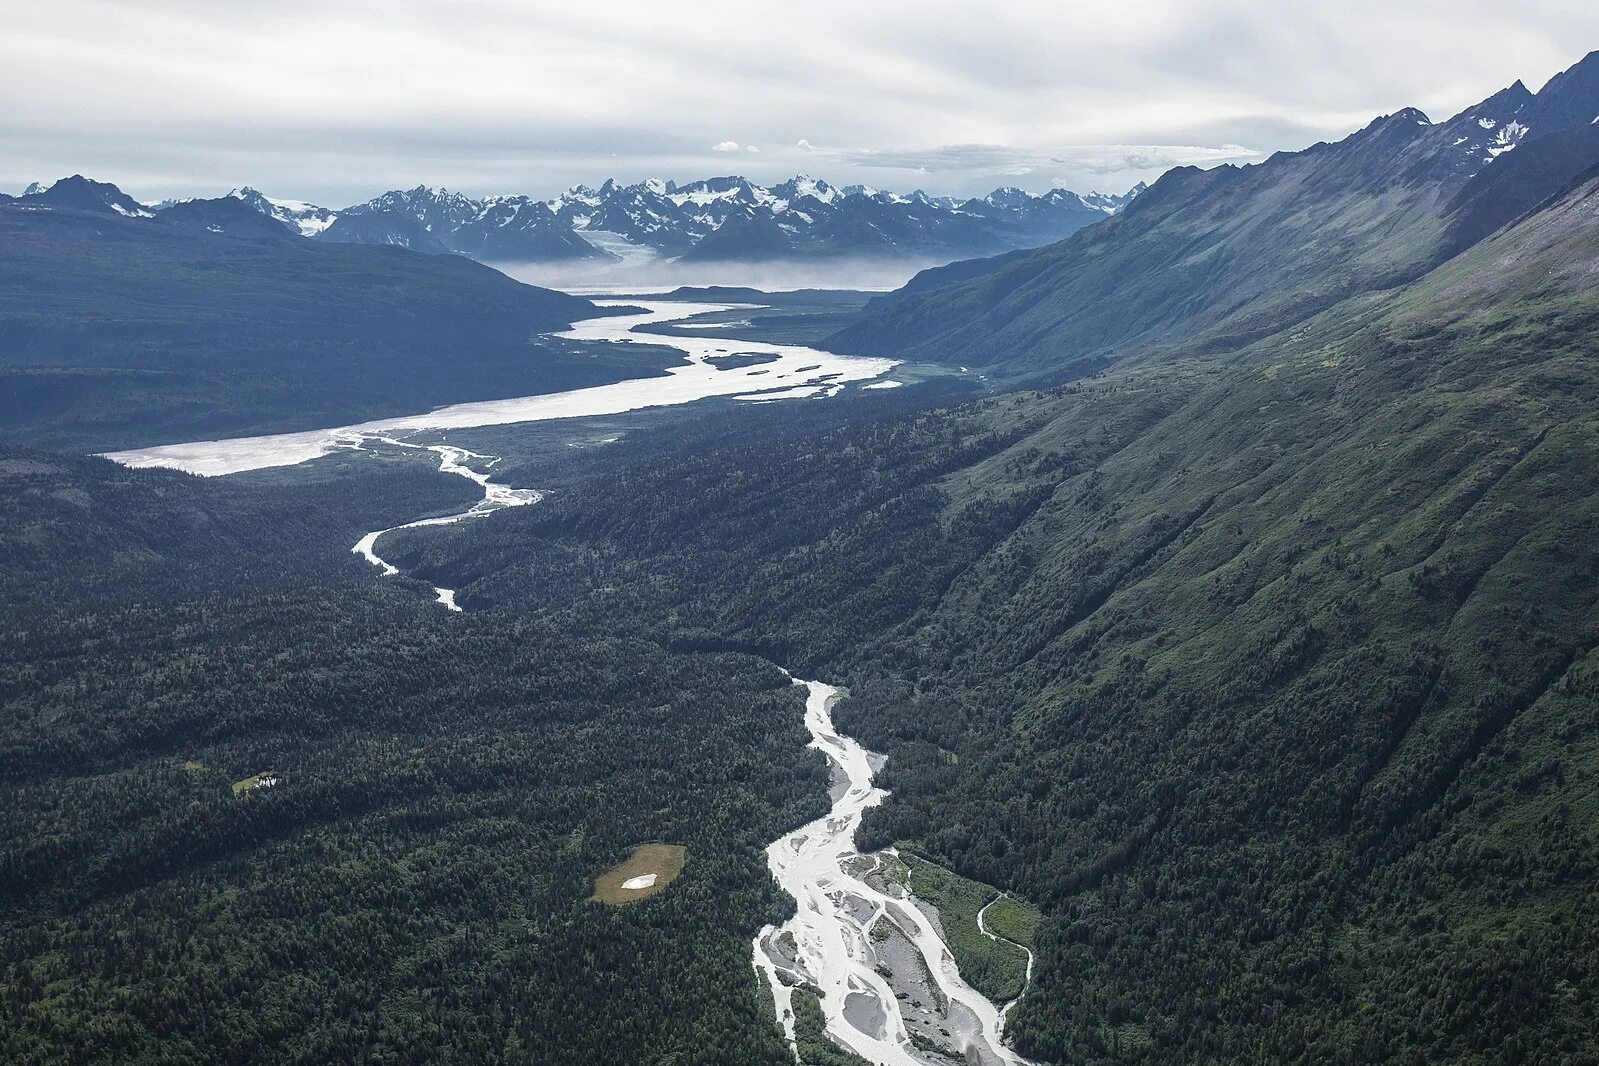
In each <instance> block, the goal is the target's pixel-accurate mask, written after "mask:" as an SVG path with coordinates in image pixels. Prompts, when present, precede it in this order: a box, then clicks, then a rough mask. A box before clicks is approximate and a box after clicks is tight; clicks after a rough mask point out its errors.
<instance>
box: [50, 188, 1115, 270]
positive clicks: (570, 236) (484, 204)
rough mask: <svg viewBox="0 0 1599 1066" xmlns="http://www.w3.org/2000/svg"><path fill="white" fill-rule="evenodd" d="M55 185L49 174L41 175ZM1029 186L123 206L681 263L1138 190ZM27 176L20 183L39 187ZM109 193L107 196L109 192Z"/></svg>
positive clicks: (1052, 237)
mask: <svg viewBox="0 0 1599 1066" xmlns="http://www.w3.org/2000/svg"><path fill="white" fill-rule="evenodd" d="M51 188H52V189H53V188H54V186H51ZM1143 189H1144V186H1143V185H1142V184H1140V185H1138V186H1137V187H1135V188H1133V189H1132V190H1130V191H1128V192H1126V193H1124V194H1122V195H1119V196H1118V195H1110V194H1107V193H1092V194H1089V195H1086V196H1084V195H1078V194H1077V193H1074V192H1068V191H1066V190H1064V189H1055V190H1051V191H1050V192H1047V193H1044V194H1042V195H1038V196H1035V195H1032V194H1030V193H1027V192H1025V191H1023V190H1021V189H1015V188H1004V189H995V190H994V191H993V192H992V193H990V194H988V195H987V196H984V197H981V198H971V199H965V200H962V199H957V198H955V197H950V196H930V195H928V194H927V193H925V192H922V191H921V190H917V191H916V192H913V193H910V194H909V195H901V194H898V193H892V192H884V191H881V190H878V189H872V188H869V187H866V186H863V185H850V186H846V187H844V188H838V187H835V186H832V185H829V184H828V183H827V182H825V181H822V180H820V179H817V178H811V177H807V176H803V175H802V176H799V177H795V178H792V179H790V180H788V181H785V182H782V183H781V184H778V185H773V186H771V187H769V188H768V187H766V186H761V185H756V184H755V183H753V182H751V181H749V180H748V179H746V178H742V177H736V176H735V177H721V178H708V179H706V180H704V181H696V182H691V183H689V184H687V185H678V184H677V183H676V182H671V181H659V180H650V181H644V182H639V183H638V184H635V185H620V184H618V183H617V182H615V181H607V182H605V183H604V184H603V185H601V186H600V187H599V188H589V187H588V186H585V185H578V186H574V187H573V188H571V189H569V190H568V191H567V192H565V193H563V194H562V195H560V196H557V197H556V198H554V199H553V200H537V199H534V198H532V197H529V196H491V197H487V198H484V199H474V198H472V197H469V196H464V195H462V194H461V193H456V192H450V191H448V190H446V189H439V188H429V187H427V186H420V185H419V186H417V187H416V188H414V189H408V190H399V189H396V190H394V191H392V192H386V193H384V194H383V195H381V196H378V197H375V198H373V199H371V200H368V201H367V202H365V203H361V204H355V205H353V206H351V207H346V208H344V209H342V210H332V209H329V208H326V207H319V206H317V205H315V204H309V203H304V202H302V201H298V200H283V199H277V198H273V197H269V196H266V195H264V194H262V193H261V192H259V191H257V190H256V189H253V188H250V187H248V186H246V187H244V188H239V189H235V190H233V191H232V192H231V193H229V194H228V195H227V196H225V197H219V198H217V199H213V200H166V201H162V202H161V203H158V204H150V205H144V204H139V203H136V202H135V201H133V200H132V199H131V198H129V197H125V196H122V194H121V193H120V191H118V193H117V196H118V197H121V199H120V200H119V201H118V202H119V203H121V204H122V206H123V208H124V209H125V210H127V211H131V212H144V213H149V214H165V213H167V212H171V211H178V212H179V213H180V215H179V217H183V218H185V219H187V220H191V221H192V220H199V219H202V218H203V219H206V222H205V223H204V224H205V225H214V226H216V227H218V229H219V231H221V232H234V233H238V232H241V231H245V230H250V229H255V230H256V231H257V232H256V234H255V235H267V234H270V233H276V232H278V231H279V230H281V231H282V232H283V233H288V234H291V235H292V234H298V235H299V236H302V237H307V238H311V239H315V240H323V241H332V242H336V243H344V244H384V245H395V246H399V247H402V248H410V249H412V250H413V251H418V252H428V253H433V254H441V253H446V252H455V253H458V254H461V255H466V256H470V257H471V258H473V259H478V260H482V261H486V262H539V263H557V262H569V261H578V260H591V261H600V262H603V261H606V260H615V261H622V260H626V259H636V258H641V257H648V258H668V259H678V260H681V261H683V262H689V263H710V262H764V261H771V260H796V259H797V260H810V259H818V258H828V257H870V258H890V259H892V258H922V259H928V258H935V259H961V258H968V257H971V256H982V255H993V254H996V253H1000V252H1006V251H1012V250H1016V249H1025V248H1036V247H1039V246H1040V245H1044V244H1048V243H1050V242H1052V241H1057V240H1060V239H1061V238H1062V237H1066V236H1069V235H1070V234H1072V233H1075V232H1076V231H1077V230H1079V229H1082V228H1083V227H1084V226H1087V225H1090V224H1092V223H1094V222H1098V221H1101V220H1102V219H1104V218H1106V217H1108V216H1110V215H1113V214H1115V213H1116V212H1118V211H1120V210H1121V209H1122V208H1123V207H1125V206H1126V205H1127V204H1128V203H1129V202H1130V201H1131V200H1132V199H1133V198H1134V197H1135V196H1137V195H1138V194H1139V193H1140V192H1142V191H1143ZM47 191H48V190H46V189H45V188H44V187H43V186H40V185H34V186H30V187H29V189H28V192H27V194H25V195H27V196H39V195H43V194H45V193H46V192H47ZM224 200H234V201H238V202H240V203H242V204H245V205H247V206H248V207H250V208H251V209H252V210H253V211H255V212H256V213H257V214H259V215H261V216H264V217H265V218H267V219H270V220H272V222H273V223H275V224H276V228H274V229H272V230H270V231H267V230H261V229H260V227H254V226H252V225H251V224H250V222H249V221H248V220H245V219H243V217H242V216H241V215H240V213H239V212H238V211H237V210H236V209H235V208H234V207H233V206H232V205H230V204H224V203H223V202H222V201H224ZM107 202H110V201H109V200H108V201H107Z"/></svg>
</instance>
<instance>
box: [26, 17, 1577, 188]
mask: <svg viewBox="0 0 1599 1066" xmlns="http://www.w3.org/2000/svg"><path fill="white" fill-rule="evenodd" d="M12 7H13V8H15V10H8V11H7V18H6V21H7V29H6V33H5V34H0V69H4V70H5V71H6V75H5V78H4V81H3V86H0V188H12V187H14V188H20V187H21V186H22V185H25V184H26V183H27V182H28V181H31V180H34V179H39V178H44V179H48V178H51V177H55V176H59V175H61V174H65V173H70V172H72V171H79V170H81V171H85V172H91V173H93V174H94V175H95V176H98V177H102V178H105V179H108V180H113V181H118V182H122V183H125V184H129V185H130V186H134V187H136V195H140V196H143V197H146V198H153V197H159V196H163V195H169V194H193V193H200V192H206V191H220V189H225V188H226V187H228V186H230V185H233V184H237V183H240V182H245V181H248V182H250V183H251V184H256V185H259V186H262V187H264V188H266V189H267V190H268V191H269V192H274V193H278V194H281V195H289V196H297V197H301V198H306V199H314V200H325V201H328V202H331V203H333V204H335V205H338V204H339V203H340V202H341V201H343V202H348V201H349V200H350V199H354V198H359V197H364V196H367V195H371V194H372V193H374V192H377V191H380V190H382V189H384V188H388V187H393V186H395V185H401V184H414V183H416V182H417V181H426V182H429V183H432V184H445V185H449V186H451V187H460V188H462V189H465V190H467V191H475V192H493V191H517V192H532V193H553V192H555V191H557V190H559V189H562V188H564V187H566V186H567V185H570V184H573V183H574V182H579V181H584V182H590V183H593V182H597V181H599V180H601V179H603V178H606V177H612V176H614V177H617V178H619V179H622V180H638V179H639V178H643V177H648V176H662V177H674V178H679V179H690V178H695V177H701V176H703V175H704V172H705V171H706V170H707V167H706V163H707V161H708V155H707V147H708V146H711V145H716V144H718V143H719V142H722V141H724V140H725V139H727V134H728V132H729V131H738V133H739V137H740V139H739V141H737V142H732V141H729V143H734V144H737V145H739V146H740V147H737V148H736V149H733V150H736V151H738V153H739V155H738V158H739V160H740V164H739V165H740V168H741V169H744V170H746V171H747V172H748V173H749V176H750V177H752V178H755V179H757V180H777V179H780V178H782V177H786V176H788V175H789V174H792V173H793V172H795V171H798V170H807V171H815V172H816V173H818V174H819V175H820V176H823V177H826V178H827V179H828V180H830V181H833V182H836V183H838V184H847V183H849V182H852V181H869V183H871V184H879V185H889V186H891V187H892V185H893V184H895V183H898V182H900V181H901V180H904V181H910V182H915V183H916V184H923V185H925V186H926V187H927V188H928V190H929V191H932V192H949V193H957V194H965V193H973V192H981V191H986V190H985V186H987V187H989V188H991V187H992V186H993V184H996V183H999V182H1000V181H1001V180H1003V181H1004V182H1005V183H1015V184H1021V185H1024V186H1028V187H1032V188H1035V189H1042V188H1044V187H1047V186H1048V185H1049V184H1051V183H1052V182H1064V183H1068V184H1072V185H1074V186H1076V185H1091V184H1098V183H1102V184H1105V185H1110V186H1116V185H1124V184H1131V183H1132V182H1133V181H1136V180H1147V179H1149V178H1152V177H1155V176H1158V174H1159V172H1160V171H1161V170H1163V169H1165V168H1167V167H1170V166H1175V165H1184V164H1190V165H1199V166H1209V165H1214V164H1217V163H1221V162H1248V161H1250V160H1251V159H1254V158H1259V157H1260V156H1261V155H1262V154H1266V153H1270V152H1273V151H1277V150H1281V149H1294V148H1299V147H1303V146H1304V145H1306V144H1309V143H1311V142H1313V141H1316V140H1320V139H1328V138H1335V137H1339V136H1342V135H1344V134H1345V133H1347V132H1349V131H1350V130H1351V129H1354V128H1357V127H1359V126H1361V125H1364V124H1365V122H1366V121H1367V120H1368V119H1369V118H1370V117H1372V116H1373V115H1375V114H1378V113H1381V112H1387V111H1393V110H1396V109H1398V108H1400V107H1403V106H1407V105H1414V106H1418V107H1421V108H1422V109H1423V110H1426V111H1428V112H1429V113H1431V114H1433V115H1435V116H1442V115H1445V114H1448V113H1451V112H1452V111H1453V110H1456V109H1458V108H1460V107H1464V106H1466V105H1468V104H1470V103H1472V102H1474V101H1475V100H1477V99H1480V98H1481V97H1483V96H1486V95H1488V94H1489V93H1490V92H1492V91H1494V90H1495V89H1497V88H1499V87H1501V86H1503V85H1506V84H1509V83H1510V82H1511V81H1513V80H1515V79H1516V78H1518V77H1519V78H1523V79H1525V80H1526V81H1527V83H1528V84H1529V85H1532V86H1534V87H1536V86H1537V85H1539V84H1541V83H1542V81H1543V80H1544V79H1546V78H1548V77H1549V76H1550V75H1552V74H1553V73H1555V72H1556V71H1558V70H1559V69H1561V68H1563V67H1564V66H1567V65H1569V64H1570V63H1571V62H1573V61H1575V60H1576V59H1577V58H1579V55H1580V53H1581V52H1582V51H1583V50H1584V46H1583V45H1582V44H1581V43H1576V42H1593V41H1599V7H1596V6H1595V5H1591V4H1589V5H1577V4H1573V3H1570V2H1568V0H1524V2H1523V3H1520V4H1517V5H1513V6H1508V7H1507V6H1506V5H1504V4H1503V3H1502V0H1408V2H1407V3H1405V4H1394V3H1392V2H1391V0H1346V2H1345V3H1343V4H1340V5H1337V6H1336V7H1327V6H1322V7H1315V6H1308V7H1307V6H1305V5H1283V4H1281V3H1280V2H1279V0H1144V2H1143V3H1140V4H1137V5H1123V7H1122V8H1121V9H1118V11H1117V12H1116V13H1115V17H1113V18H1107V17H1104V16H1103V13H1102V11H1101V10H1100V9H1097V8H1088V7H1087V6H1086V5H1083V4H1077V3H1067V2H1062V0H1014V2H1012V3H1009V4H1004V5H998V6H990V7H989V8H987V9H985V10H984V12H983V13H982V16H981V17H980V18H978V17H973V15H972V12H971V10H970V7H969V5H967V4H964V3H961V2H959V0H917V2H912V0H875V2H873V3H870V4H861V3H859V2H858V0H848V2H846V0H811V2H810V3H809V4H808V5H807V8H806V13H805V17H803V18H793V17H782V18H774V17H773V13H772V11H771V9H770V8H769V7H768V6H767V5H763V4H761V3H759V2H757V3H750V2H748V0H739V2H734V0H704V2H703V3H701V4H700V5H698V6H697V7H696V11H695V17H694V18H686V17H684V13H683V9H682V8H681V5H663V4H651V3H645V2H644V0H613V2H612V3H610V4H606V5H600V6H590V7H574V6H572V5H560V4H527V3H526V2H525V0H463V2H462V3H458V4H450V5H440V4H438V3H436V2H429V0H318V2H316V3H311V2H310V0H283V2H282V3H275V4H272V5H224V4H216V3H213V2H210V0H142V2H141V3H139V4H136V5H134V4H127V3H124V2H121V0H51V3H49V4H17V5H12ZM707 25H714V26H715V28H716V32H715V33H707V32H705V27H706V26H707ZM1485 42H1491V45H1492V46H1491V47H1487V46H1486V45H1485ZM750 142H753V144H754V145H759V146H761V147H760V149H759V150H758V151H750V150H748V148H747V147H745V146H747V145H749V144H750ZM1238 145H1245V146H1248V147H1247V148H1245V149H1239V148H1237V147H1236V146H1238ZM828 146H835V147H828ZM838 146H844V147H838ZM848 146H872V148H873V149H874V150H866V149H864V148H859V147H848ZM926 146H933V147H926Z"/></svg>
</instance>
